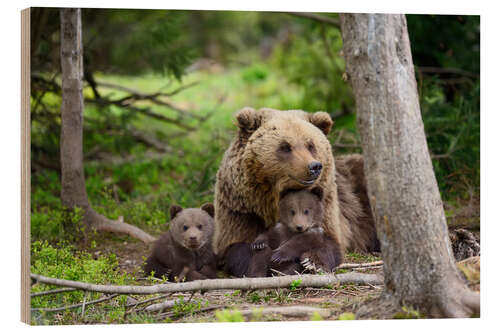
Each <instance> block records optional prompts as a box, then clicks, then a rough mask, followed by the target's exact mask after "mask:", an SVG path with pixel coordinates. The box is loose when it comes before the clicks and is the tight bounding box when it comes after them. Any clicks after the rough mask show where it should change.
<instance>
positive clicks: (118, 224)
mask: <svg viewBox="0 0 500 333" xmlns="http://www.w3.org/2000/svg"><path fill="white" fill-rule="evenodd" d="M84 218H85V219H87V221H88V222H89V225H90V226H91V227H92V228H94V229H95V230H96V231H104V232H112V233H118V234H126V235H129V236H130V237H133V238H136V239H139V240H140V241H142V242H144V243H145V244H150V243H152V242H154V241H155V240H156V238H155V237H153V236H151V235H150V234H148V233H147V232H145V231H144V230H142V229H140V228H138V227H136V226H135V225H131V224H128V223H126V222H124V221H123V216H120V217H118V219H117V220H110V219H108V218H107V217H105V216H103V215H101V214H99V213H97V212H96V211H95V210H93V209H92V208H90V207H89V208H87V209H86V211H85V217H84Z"/></svg>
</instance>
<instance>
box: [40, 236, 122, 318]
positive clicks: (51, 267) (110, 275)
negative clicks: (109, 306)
mask: <svg viewBox="0 0 500 333" xmlns="http://www.w3.org/2000/svg"><path fill="white" fill-rule="evenodd" d="M31 272H32V273H35V274H42V275H45V276H49V277H54V278H59V279H66V280H73V281H82V282H89V283H97V284H128V283H130V282H131V281H132V278H131V277H129V275H128V274H124V273H123V272H120V271H119V270H118V261H117V259H116V256H115V255H114V254H110V255H107V256H100V257H98V258H92V255H91V254H90V253H88V252H82V251H77V250H75V248H74V247H73V246H71V245H67V244H64V243H59V244H58V246H57V247H55V246H52V245H50V244H49V243H48V242H47V241H35V242H33V243H32V245H31ZM57 288H59V287H57V286H50V285H45V284H38V283H37V284H34V285H33V286H32V288H31V292H40V291H46V290H51V289H57ZM83 297H84V292H83V291H79V290H77V291H72V292H66V293H58V294H52V295H45V296H39V297H32V298H31V307H32V308H54V307H60V306H66V305H69V304H74V303H79V302H82V301H83ZM100 297H102V294H99V293H90V294H88V295H87V301H90V300H95V299H98V298H100ZM125 298H126V297H119V298H117V299H116V300H115V301H117V302H118V303H119V304H124V302H125ZM103 306H105V305H103ZM72 311H77V312H78V311H81V308H79V309H74V310H66V312H69V313H71V312H72ZM121 311H123V309H116V311H111V312H107V318H108V320H109V321H110V322H113V321H115V320H117V318H118V317H120V316H122V315H123V313H122V312H121ZM33 315H34V316H35V318H36V320H35V323H37V322H38V323H43V322H44V320H49V322H50V320H52V319H51V318H53V317H52V316H53V314H51V313H47V314H43V313H41V314H40V313H39V312H34V313H33ZM116 316H118V317H116ZM67 320H68V321H69V323H71V322H72V320H73V317H72V315H71V314H68V317H67ZM63 322H64V320H63ZM66 323H68V322H66Z"/></svg>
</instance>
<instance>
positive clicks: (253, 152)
mask: <svg viewBox="0 0 500 333" xmlns="http://www.w3.org/2000/svg"><path fill="white" fill-rule="evenodd" d="M236 119H237V126H238V127H239V131H238V134H237V135H236V137H235V139H234V140H233V142H232V143H231V145H230V147H229V148H228V150H227V151H226V153H225V154H224V158H223V160H222V162H221V165H220V167H219V171H218V173H217V181H216V187H215V233H214V242H213V246H214V251H215V252H216V253H217V254H220V255H222V256H223V257H225V258H229V259H231V258H233V257H235V258H239V257H242V256H244V253H247V252H248V247H245V246H243V245H238V246H232V247H230V245H231V244H235V243H240V242H243V243H245V242H246V243H250V242H252V241H253V240H254V239H255V238H256V237H257V235H259V234H260V233H262V232H264V231H265V230H267V229H269V228H271V227H273V226H274V225H275V224H276V222H277V221H278V220H279V209H278V202H279V198H280V194H282V193H284V192H286V191H289V190H300V189H305V188H311V187H320V188H321V189H322V190H323V192H324V196H323V199H322V200H321V202H322V205H323V207H324V214H323V219H322V221H321V227H322V228H323V229H324V231H325V233H326V234H327V235H328V237H329V238H330V239H332V240H333V241H334V243H335V244H338V246H339V250H340V253H342V254H343V253H344V251H345V250H346V249H348V248H349V249H354V248H356V249H357V248H361V249H363V248H366V249H368V248H369V246H367V245H365V241H366V240H365V238H366V239H368V238H369V237H368V238H367V237H364V236H362V234H363V233H364V231H365V229H364V228H365V224H366V223H368V224H369V223H371V225H373V220H370V219H369V217H366V218H364V217H363V215H364V212H365V211H366V209H364V208H363V207H362V205H361V202H360V201H359V198H358V196H357V195H356V194H355V193H354V192H353V191H354V189H353V184H355V183H354V181H351V178H350V177H351V173H350V169H349V168H348V167H347V166H342V167H341V168H340V169H341V171H342V172H337V171H336V164H335V160H334V158H333V154H332V150H331V145H330V143H329V142H328V140H327V138H326V136H325V135H326V134H328V132H329V131H330V129H331V126H332V124H333V122H332V120H331V118H330V116H329V115H328V114H327V113H325V112H316V113H306V112H304V111H299V110H292V111H279V110H273V109H261V110H258V111H257V110H254V109H252V108H244V109H242V110H240V111H239V112H238V113H237V115H236ZM312 163H321V165H322V170H321V173H320V174H319V176H318V177H317V178H316V179H313V178H311V174H310V171H309V169H308V168H309V166H310V165H311V164H312ZM342 163H344V161H342V162H341V164H342ZM354 169H355V168H354ZM337 176H338V178H339V179H336V178H337ZM368 211H369V210H368ZM362 217H363V218H362ZM360 218H361V220H360ZM366 230H367V232H366V233H367V234H368V233H369V232H370V231H373V228H372V229H370V228H369V227H366ZM358 237H360V239H361V240H360V241H358ZM238 251H242V253H239V252H238ZM226 264H227V262H226Z"/></svg>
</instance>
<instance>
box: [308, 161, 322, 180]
mask: <svg viewBox="0 0 500 333" xmlns="http://www.w3.org/2000/svg"><path fill="white" fill-rule="evenodd" d="M308 167H309V174H310V175H311V177H314V178H318V176H319V174H320V173H321V169H323V165H321V163H320V162H318V161H314V162H311V163H310V164H309V166H308Z"/></svg>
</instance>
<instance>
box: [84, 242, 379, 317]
mask: <svg viewBox="0 0 500 333" xmlns="http://www.w3.org/2000/svg"><path fill="white" fill-rule="evenodd" d="M97 237H99V239H98V242H97V243H98V244H99V245H97V246H96V247H95V248H94V249H92V254H93V256H94V257H98V256H101V255H109V254H111V253H114V254H115V255H116V257H117V259H118V262H119V269H120V271H122V272H123V273H128V274H130V275H131V276H134V277H135V278H136V279H137V280H139V281H140V283H141V284H143V283H142V282H144V284H145V285H146V284H150V283H151V282H149V281H147V282H146V281H144V280H143V279H142V278H143V272H142V269H141V267H142V265H143V262H144V259H145V257H147V256H148V255H149V253H150V251H151V248H150V246H148V245H146V244H144V243H142V242H140V241H136V240H133V239H130V238H128V237H126V236H123V237H120V236H113V237H109V235H103V236H97ZM380 259H381V258H380V257H379V256H376V255H371V254H358V253H348V254H346V257H345V262H348V263H367V262H374V261H379V260H380ZM349 271H358V272H362V273H372V274H375V273H376V274H382V266H377V267H373V268H362V269H361V268H358V269H339V270H337V273H338V274H340V273H345V272H349ZM219 277H227V276H225V275H224V273H222V272H221V273H220V275H219ZM227 278H229V277H227ZM153 283H154V282H153ZM157 283H161V282H157ZM292 289H295V288H278V289H266V290H255V291H242V290H214V291H207V292H205V293H203V295H201V294H200V293H199V292H197V293H195V294H193V295H192V294H191V293H174V294H171V295H170V296H168V297H166V298H163V299H161V302H163V301H167V300H178V301H179V306H176V307H173V308H169V309H166V310H165V311H164V312H163V313H155V314H154V315H153V318H157V319H158V321H159V322H165V321H167V322H183V323H184V322H214V321H215V322H217V321H277V320H279V321H283V320H286V321H297V320H336V319H339V317H341V319H342V318H344V319H354V318H353V315H352V314H351V313H352V312H355V310H356V308H357V307H358V306H359V305H360V304H361V303H363V301H366V300H369V299H373V298H376V297H377V296H378V295H380V293H381V292H382V289H383V287H382V286H361V285H354V284H347V285H334V286H329V287H328V288H327V287H325V288H308V287H306V288H296V289H295V290H292ZM151 296H152V295H148V296H147V297H143V296H137V297H136V296H134V298H133V299H131V300H132V302H133V301H134V300H136V301H142V300H145V299H146V298H149V297H151ZM188 300H189V302H188ZM157 302H160V301H157ZM189 304H190V305H189ZM276 307H279V310H277V309H278V308H276ZM285 308H289V309H288V310H290V311H287V310H284V311H283V309H285ZM281 311H283V312H281ZM280 312H281V313H280ZM351 317H352V318H351ZM125 322H127V320H125Z"/></svg>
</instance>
